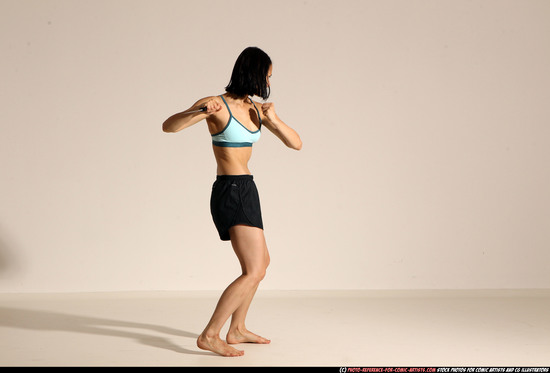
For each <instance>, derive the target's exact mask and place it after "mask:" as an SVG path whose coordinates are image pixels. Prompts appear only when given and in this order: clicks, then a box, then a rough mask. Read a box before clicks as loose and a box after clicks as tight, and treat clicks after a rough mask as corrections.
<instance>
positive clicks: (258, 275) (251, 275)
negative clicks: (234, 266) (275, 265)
mask: <svg viewBox="0 0 550 373" xmlns="http://www.w3.org/2000/svg"><path fill="white" fill-rule="evenodd" d="M244 275H245V276H246V277H247V278H248V279H249V280H250V281H251V282H253V283H254V284H258V283H260V281H262V280H263V279H264V278H265V275H266V267H261V268H257V269H254V270H251V271H247V272H246V273H244Z"/></svg>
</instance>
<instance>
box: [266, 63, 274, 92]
mask: <svg viewBox="0 0 550 373" xmlns="http://www.w3.org/2000/svg"><path fill="white" fill-rule="evenodd" d="M272 72H273V65H271V66H269V70H268V71H267V77H266V80H267V86H268V87H271V84H270V83H269V79H270V78H271V73H272Z"/></svg>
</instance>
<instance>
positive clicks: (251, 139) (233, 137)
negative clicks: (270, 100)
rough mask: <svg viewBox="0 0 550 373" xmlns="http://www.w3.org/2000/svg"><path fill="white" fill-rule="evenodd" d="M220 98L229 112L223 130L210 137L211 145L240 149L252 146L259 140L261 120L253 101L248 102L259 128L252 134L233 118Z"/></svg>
mask: <svg viewBox="0 0 550 373" xmlns="http://www.w3.org/2000/svg"><path fill="white" fill-rule="evenodd" d="M220 97H221V98H222V100H223V102H224V103H225V106H226V107H227V110H228V111H229V121H228V122H227V124H226V125H225V127H224V128H223V130H221V131H220V132H218V133H215V134H213V135H212V144H213V145H215V146H222V147H230V148H242V147H247V146H252V144H253V143H255V142H256V141H258V140H259V139H260V130H261V129H262V118H261V117H260V112H259V111H258V108H257V107H256V104H254V101H252V100H250V102H252V105H254V108H255V109H256V112H257V113H258V120H259V121H260V128H259V129H258V130H257V131H254V132H252V131H250V130H249V129H248V128H246V127H245V126H244V125H243V124H242V123H241V122H239V121H238V120H237V118H235V117H234V116H233V114H232V113H231V110H230V109H229V105H227V102H226V101H225V98H223V96H221V95H220Z"/></svg>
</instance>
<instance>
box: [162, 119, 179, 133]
mask: <svg viewBox="0 0 550 373" xmlns="http://www.w3.org/2000/svg"><path fill="white" fill-rule="evenodd" d="M162 132H166V133H174V132H176V131H174V127H173V126H171V125H170V123H169V122H168V121H165V122H164V123H162Z"/></svg>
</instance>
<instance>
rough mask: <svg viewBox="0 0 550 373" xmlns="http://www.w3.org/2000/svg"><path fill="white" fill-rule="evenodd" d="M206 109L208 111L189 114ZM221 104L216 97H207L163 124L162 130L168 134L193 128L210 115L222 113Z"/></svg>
mask: <svg viewBox="0 0 550 373" xmlns="http://www.w3.org/2000/svg"><path fill="white" fill-rule="evenodd" d="M203 107H206V111H199V112H195V113H189V112H191V111H194V110H199V109H200V108H203ZM221 108H222V106H221V104H220V103H219V102H218V101H217V100H216V99H215V98H214V97H205V98H203V99H200V100H199V101H197V102H195V104H194V105H193V106H191V107H190V108H189V109H187V110H185V111H182V112H181V113H177V114H174V115H172V116H171V117H170V118H168V119H166V120H165V121H164V123H162V130H163V131H164V132H168V133H174V132H179V131H181V130H182V129H184V128H187V127H191V126H192V125H193V124H196V123H198V122H200V121H201V120H203V119H206V118H207V117H209V116H210V115H212V114H214V113H216V112H218V111H220V110H221Z"/></svg>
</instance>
